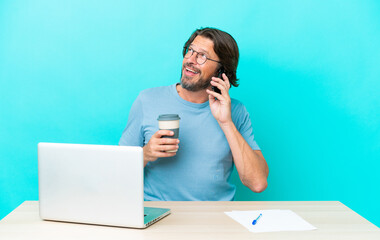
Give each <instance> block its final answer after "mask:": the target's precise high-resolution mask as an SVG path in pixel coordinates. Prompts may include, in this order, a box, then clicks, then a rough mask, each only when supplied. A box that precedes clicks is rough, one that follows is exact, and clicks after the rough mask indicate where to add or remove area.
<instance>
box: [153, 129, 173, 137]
mask: <svg viewBox="0 0 380 240" xmlns="http://www.w3.org/2000/svg"><path fill="white" fill-rule="evenodd" d="M173 135H174V132H173V131H170V130H158V131H157V132H156V133H155V134H153V136H152V137H156V138H161V137H163V136H173Z"/></svg>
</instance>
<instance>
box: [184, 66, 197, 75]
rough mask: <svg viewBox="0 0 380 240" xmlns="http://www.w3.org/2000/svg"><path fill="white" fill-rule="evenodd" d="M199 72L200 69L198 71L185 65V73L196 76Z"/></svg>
mask: <svg viewBox="0 0 380 240" xmlns="http://www.w3.org/2000/svg"><path fill="white" fill-rule="evenodd" d="M198 73H199V72H198V71H196V70H194V69H191V68H189V67H185V74H186V75H187V76H191V77H192V76H195V75H197V74H198Z"/></svg>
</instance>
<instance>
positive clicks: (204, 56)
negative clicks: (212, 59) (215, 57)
mask: <svg viewBox="0 0 380 240" xmlns="http://www.w3.org/2000/svg"><path fill="white" fill-rule="evenodd" d="M198 55H199V57H201V58H204V59H206V58H207V56H206V54H204V53H199V54H198Z"/></svg>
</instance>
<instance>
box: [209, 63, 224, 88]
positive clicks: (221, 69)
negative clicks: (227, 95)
mask: <svg viewBox="0 0 380 240" xmlns="http://www.w3.org/2000/svg"><path fill="white" fill-rule="evenodd" d="M223 73H224V69H223V67H221V68H219V70H218V78H220V79H222V80H223V77H222V74H223ZM211 89H212V90H213V91H214V92H216V93H219V94H221V92H220V89H219V88H217V87H215V86H211Z"/></svg>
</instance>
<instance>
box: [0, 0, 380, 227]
mask: <svg viewBox="0 0 380 240" xmlns="http://www.w3.org/2000/svg"><path fill="white" fill-rule="evenodd" d="M206 26H212V27H217V28H220V29H222V30H225V31H227V32H229V33H230V34H231V35H232V36H234V38H235V39H236V41H237V42H238V44H239V48H240V53H241V58H240V64H239V67H238V77H239V78H240V79H241V85H240V86H239V87H238V88H233V89H232V90H231V95H232V96H233V97H235V98H238V99H239V100H241V101H242V102H243V103H244V104H245V105H246V107H247V109H248V111H249V112H250V113H251V118H252V121H253V124H254V130H255V136H256V140H257V141H258V143H259V145H260V147H261V148H262V151H263V153H264V156H265V157H266V159H267V162H268V164H269V167H270V176H269V187H268V189H267V190H266V191H265V192H263V193H260V194H255V193H252V192H250V191H249V190H248V189H247V188H246V187H244V186H243V185H241V183H240V182H239V179H238V177H237V175H236V172H235V173H234V176H233V181H234V182H236V183H237V184H238V192H237V196H236V198H237V200H292V201H293V200H300V201H303V200H317V201H319V200H337V201H341V202H342V203H344V204H346V205H347V206H348V207H350V208H351V209H353V210H354V211H356V212H357V213H359V214H361V215H362V216H364V217H365V218H367V219H368V220H369V221H371V222H372V223H374V224H376V225H377V226H380V207H379V206H380V204H379V202H380V191H379V190H380V189H379V183H380V177H379V175H380V174H379V172H378V170H379V167H380V161H379V160H380V155H379V153H380V131H379V126H380V107H379V106H380V98H379V93H380V67H379V60H380V4H379V2H378V1H375V0H373V1H359V0H358V1H305V0H303V1H220V0H219V1H205V0H203V1H178V0H175V1H174V0H173V1H94V0H92V1H52V0H49V1H47V0H46V1H36V0H34V1H11V0H9V1H7V0H3V1H0V109H1V110H0V111H1V115H0V136H1V137H0V219H1V218H2V217H4V216H6V214H8V213H9V212H10V211H12V210H13V209H14V208H15V207H16V206H18V204H20V203H22V202H23V201H25V200H37V199H38V179H37V143H38V142H42V141H47V142H69V143H90V144H113V145H117V144H118V140H119V138H120V136H121V132H122V131H123V129H124V127H125V125H126V122H127V117H128V113H129V109H130V107H131V104H132V102H133V101H134V99H135V98H136V96H137V94H138V93H139V91H141V90H142V89H145V88H148V87H155V86H161V85H169V84H173V83H175V82H177V81H178V80H179V77H180V69H181V62H182V56H181V50H182V47H183V45H184V43H185V41H186V40H187V39H188V37H189V36H190V34H191V33H192V32H193V31H194V30H195V29H196V28H199V27H206Z"/></svg>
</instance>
